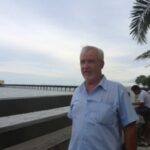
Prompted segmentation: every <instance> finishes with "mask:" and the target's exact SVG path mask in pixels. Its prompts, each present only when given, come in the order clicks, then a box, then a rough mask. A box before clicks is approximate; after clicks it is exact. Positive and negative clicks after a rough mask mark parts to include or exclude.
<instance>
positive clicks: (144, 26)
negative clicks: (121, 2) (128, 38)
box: [130, 0, 150, 44]
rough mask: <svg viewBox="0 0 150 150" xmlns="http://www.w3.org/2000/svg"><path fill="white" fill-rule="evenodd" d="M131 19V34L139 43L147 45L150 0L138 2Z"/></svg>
mask: <svg viewBox="0 0 150 150" xmlns="http://www.w3.org/2000/svg"><path fill="white" fill-rule="evenodd" d="M131 18H132V21H131V24H130V30H131V32H130V34H131V35H132V36H133V39H135V40H137V42H138V43H140V44H143V43H146V34H147V31H148V29H149V27H150V0H136V2H135V3H134V6H133V10H132V12H131Z"/></svg>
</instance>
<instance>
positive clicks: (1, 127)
mask: <svg viewBox="0 0 150 150" xmlns="http://www.w3.org/2000/svg"><path fill="white" fill-rule="evenodd" d="M68 109H69V107H60V108H55V109H50V110H44V111H37V112H31V113H25V114H19V115H12V116H8V117H0V133H3V132H7V131H10V130H14V129H18V128H21V127H26V126H29V125H32V124H37V123H41V122H46V121H50V120H52V119H56V118H60V117H63V116H66V114H67V112H68Z"/></svg>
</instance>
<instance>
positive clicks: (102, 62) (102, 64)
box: [101, 61, 105, 69]
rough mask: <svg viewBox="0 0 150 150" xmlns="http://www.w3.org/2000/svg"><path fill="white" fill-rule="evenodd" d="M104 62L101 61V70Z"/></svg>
mask: <svg viewBox="0 0 150 150" xmlns="http://www.w3.org/2000/svg"><path fill="white" fill-rule="evenodd" d="M104 64H105V63H104V61H101V69H102V68H103V67H104Z"/></svg>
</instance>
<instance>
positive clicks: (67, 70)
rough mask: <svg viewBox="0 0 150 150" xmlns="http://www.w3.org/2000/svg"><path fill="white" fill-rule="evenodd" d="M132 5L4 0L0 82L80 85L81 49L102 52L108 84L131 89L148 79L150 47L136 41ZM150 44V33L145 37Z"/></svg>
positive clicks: (124, 0) (0, 6)
mask: <svg viewBox="0 0 150 150" xmlns="http://www.w3.org/2000/svg"><path fill="white" fill-rule="evenodd" d="M133 2H134V0H115V1H114V0H111V1H101V0H0V80H5V83H8V84H53V85H79V84H80V83H81V82H83V81H84V80H83V77H82V75H81V73H80V63H79V55H80V50H81V48H82V47H83V46H86V45H92V46H97V47H99V48H101V49H103V51H104V54H105V66H104V69H103V74H105V76H106V78H107V79H110V80H114V81H117V82H120V83H122V84H123V85H132V84H134V81H135V79H136V77H137V76H139V75H146V76H147V75H149V74H150V68H149V67H146V65H148V64H149V60H142V61H135V58H136V57H137V56H138V55H140V54H141V53H143V52H145V51H146V50H148V49H149V48H150V44H144V45H140V44H137V42H136V41H135V40H133V39H132V36H131V35H130V29H129V25H130V22H131V15H130V14H131V10H132V7H133ZM147 39H148V40H150V34H149V33H148V34H147Z"/></svg>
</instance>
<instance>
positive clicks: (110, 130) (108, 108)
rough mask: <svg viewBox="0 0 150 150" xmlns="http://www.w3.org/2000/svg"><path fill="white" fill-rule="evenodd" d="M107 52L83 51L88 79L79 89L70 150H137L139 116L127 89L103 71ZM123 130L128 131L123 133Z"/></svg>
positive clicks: (72, 111) (72, 115) (89, 48)
mask: <svg viewBox="0 0 150 150" xmlns="http://www.w3.org/2000/svg"><path fill="white" fill-rule="evenodd" d="M103 66H104V54H103V51H102V50H101V49H99V48H97V47H94V46H85V47H83V48H82V51H81V54H80V67H81V73H82V75H83V77H84V79H85V81H84V82H83V83H82V84H81V85H80V86H79V87H78V88H77V89H76V90H75V92H74V94H73V97H72V101H71V106H70V111H69V113H68V117H69V118H71V119H72V135H71V140H70V144H69V150H122V136H123V135H124V138H123V139H124V145H125V150H136V120H137V115H136V113H135V111H134V108H133V107H132V104H131V101H130V98H129V95H128V93H127V90H126V89H125V88H124V87H123V86H122V85H121V84H119V83H116V82H113V81H110V80H107V79H106V77H105V76H104V75H103V74H102V69H103ZM122 131H123V132H124V134H122Z"/></svg>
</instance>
